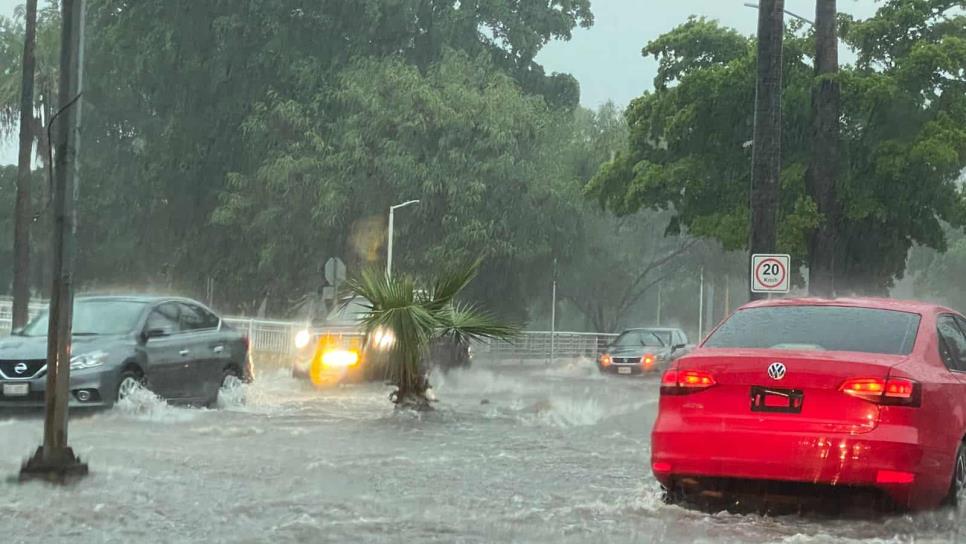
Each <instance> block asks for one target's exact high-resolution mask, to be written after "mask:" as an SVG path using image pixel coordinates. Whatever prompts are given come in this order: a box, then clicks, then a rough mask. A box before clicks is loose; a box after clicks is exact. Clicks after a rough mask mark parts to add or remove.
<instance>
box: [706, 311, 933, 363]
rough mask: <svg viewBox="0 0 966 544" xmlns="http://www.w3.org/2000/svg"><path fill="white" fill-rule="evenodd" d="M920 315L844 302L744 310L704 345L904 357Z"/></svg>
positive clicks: (912, 340)
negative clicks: (850, 352)
mask: <svg viewBox="0 0 966 544" xmlns="http://www.w3.org/2000/svg"><path fill="white" fill-rule="evenodd" d="M920 319H921V317H920V316H919V315H918V314H913V313H908V312H897V311H894V310H881V309H875V308H852V307H845V306H766V307H761V308H748V309H746V310H741V311H739V312H736V313H735V314H734V315H733V316H731V317H730V318H729V319H728V320H727V321H725V322H724V323H723V324H722V325H721V327H719V328H718V330H716V331H715V332H714V334H712V335H711V337H709V338H708V340H707V341H706V342H705V343H704V345H705V346H706V347H712V348H765V349H768V348H771V349H796V350H797V349H815V350H824V351H857V352H862V353H883V354H889V355H908V354H909V353H910V352H911V351H912V347H913V345H914V344H915V343H916V331H918V330H919V321H920Z"/></svg>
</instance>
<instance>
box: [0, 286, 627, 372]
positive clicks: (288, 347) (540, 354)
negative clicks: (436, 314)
mask: <svg viewBox="0 0 966 544" xmlns="http://www.w3.org/2000/svg"><path fill="white" fill-rule="evenodd" d="M46 309H47V305H46V304H41V303H34V304H31V305H30V315H31V317H33V316H34V315H36V314H37V313H38V312H40V311H42V310H46ZM11 310H12V308H11V303H10V301H8V300H0V336H5V335H7V334H9V333H10V323H11V317H12V316H11ZM224 320H225V322H226V323H228V324H229V325H231V326H232V327H234V328H236V329H238V330H240V331H242V332H244V333H245V334H247V336H248V338H249V342H250V344H251V349H252V351H253V352H256V353H261V354H270V355H276V356H287V355H292V354H293V353H294V352H295V349H296V348H295V335H296V334H298V333H299V331H302V330H305V329H306V328H309V327H308V326H307V324H306V323H305V322H302V321H285V320H272V319H255V318H248V317H237V316H233V317H225V318H224ZM311 332H312V333H325V332H329V333H335V334H346V335H355V334H361V332H360V331H358V330H353V329H345V328H340V329H326V328H324V327H312V328H311ZM616 336H617V335H615V334H602V333H588V332H556V333H552V334H551V333H550V332H549V331H525V332H522V333H520V335H519V336H517V337H516V338H515V339H513V340H512V341H510V342H502V341H485V342H480V343H478V344H476V345H474V351H475V354H476V355H477V356H478V357H483V358H516V359H549V358H550V355H551V353H550V352H551V338H553V340H552V343H553V352H554V355H555V356H556V357H560V358H568V357H569V358H575V357H594V356H596V355H597V354H598V353H600V352H601V350H603V348H604V347H605V346H606V345H607V344H608V343H610V341H611V340H612V339H613V338H615V337H616Z"/></svg>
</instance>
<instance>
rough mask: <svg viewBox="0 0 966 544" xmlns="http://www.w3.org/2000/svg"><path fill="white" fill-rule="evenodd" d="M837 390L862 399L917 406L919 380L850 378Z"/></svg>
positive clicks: (878, 402) (887, 403) (894, 404)
mask: <svg viewBox="0 0 966 544" xmlns="http://www.w3.org/2000/svg"><path fill="white" fill-rule="evenodd" d="M839 391H841V392H843V393H845V394H846V395H852V396H853V397H858V398H860V399H862V400H867V401H869V402H874V403H876V404H885V405H892V406H919V401H920V391H921V388H920V386H919V382H916V381H913V380H909V379H906V378H888V379H882V378H851V379H848V380H845V381H844V382H843V383H842V385H841V387H839Z"/></svg>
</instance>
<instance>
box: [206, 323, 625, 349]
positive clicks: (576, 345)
mask: <svg viewBox="0 0 966 544" xmlns="http://www.w3.org/2000/svg"><path fill="white" fill-rule="evenodd" d="M224 319H225V322H226V323H228V324H229V325H231V326H233V327H235V328H236V329H239V330H242V331H246V332H247V334H248V338H249V341H250V343H251V346H252V351H254V352H258V353H268V354H273V355H289V354H292V353H294V352H295V335H296V334H298V332H299V331H301V330H305V329H306V328H308V327H307V326H306V325H305V324H304V323H301V322H297V321H269V320H263V319H251V318H243V317H226V318H224ZM311 332H312V333H313V334H318V333H334V334H346V335H357V334H361V332H360V331H358V330H352V329H345V328H341V329H326V328H325V327H313V328H311ZM616 336H617V335H616V334H601V333H587V332H556V333H550V332H549V331H525V332H522V333H520V335H519V336H517V337H516V338H515V339H513V340H512V341H510V342H502V341H496V340H492V341H485V342H480V343H477V344H476V345H475V346H474V350H475V353H476V355H477V356H479V357H485V358H502V357H507V358H517V359H549V358H550V355H551V338H553V341H552V343H553V352H554V355H555V356H556V357H561V358H568V357H570V358H574V357H595V356H596V355H597V354H598V353H600V352H601V350H603V348H604V347H605V346H606V345H607V344H608V343H610V341H611V340H612V339H613V338H615V337H616Z"/></svg>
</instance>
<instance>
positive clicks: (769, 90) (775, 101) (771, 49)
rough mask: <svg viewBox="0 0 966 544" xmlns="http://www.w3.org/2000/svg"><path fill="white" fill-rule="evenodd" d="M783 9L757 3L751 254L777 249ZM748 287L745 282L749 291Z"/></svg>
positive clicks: (777, 2) (774, 2) (767, 1)
mask: <svg viewBox="0 0 966 544" xmlns="http://www.w3.org/2000/svg"><path fill="white" fill-rule="evenodd" d="M784 9H785V2H784V0H762V1H761V3H760V5H759V7H758V85H757V91H756V93H755V130H754V151H753V153H752V167H751V233H750V243H749V246H750V249H751V253H752V254H755V253H774V252H775V250H776V249H777V248H776V247H775V246H776V242H777V234H776V231H777V228H778V189H779V186H778V178H779V176H780V175H781V167H782V164H781V136H782V107H781V106H782V103H781V99H782V40H783V37H784V32H785V13H784ZM750 268H751V266H750V258H749V270H750ZM750 287H751V286H750V282H749V291H750ZM760 298H763V295H760V294H757V293H751V299H752V300H757V299H760Z"/></svg>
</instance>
